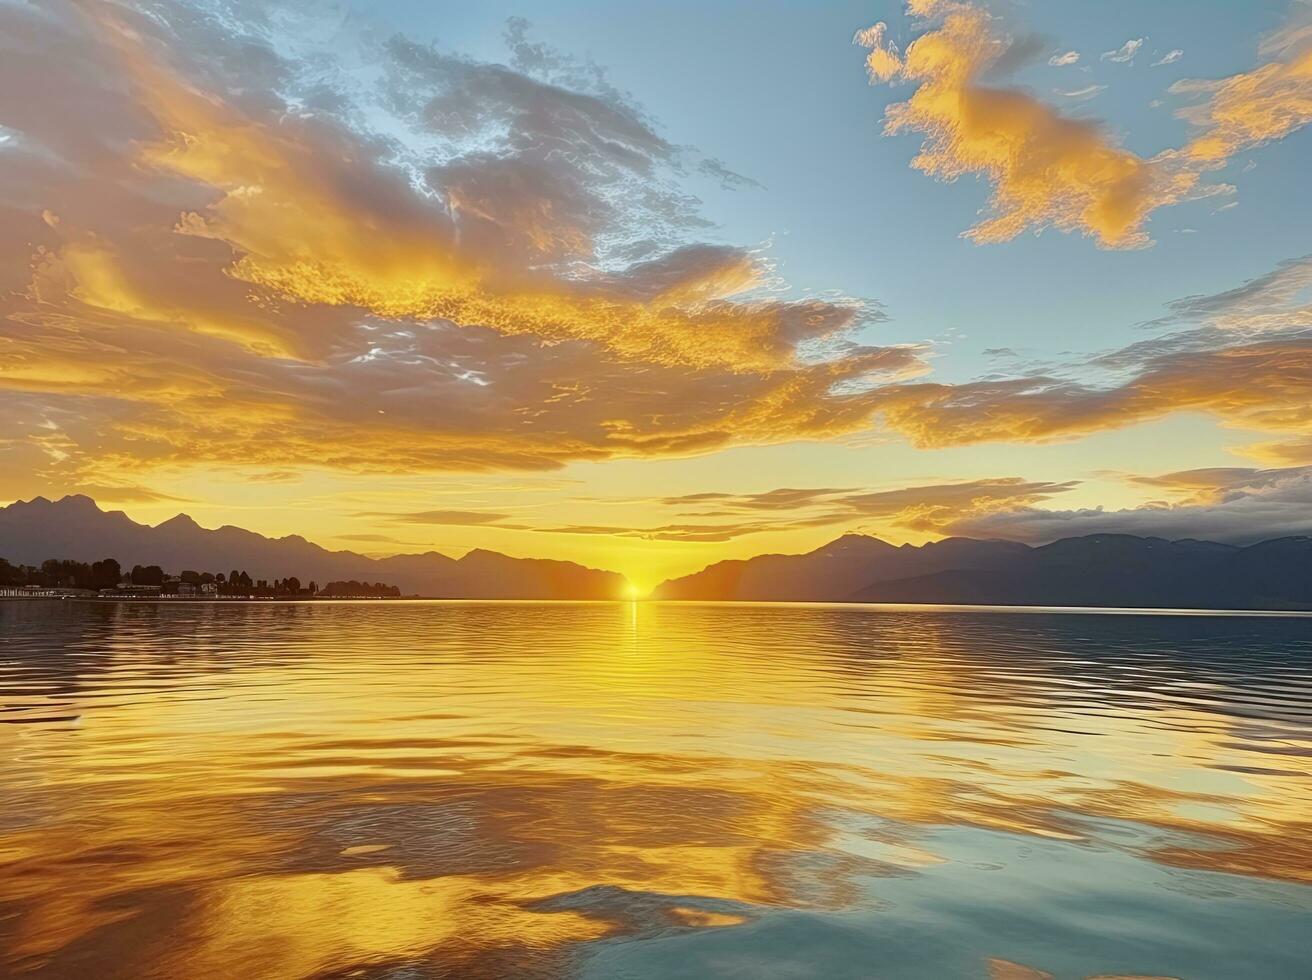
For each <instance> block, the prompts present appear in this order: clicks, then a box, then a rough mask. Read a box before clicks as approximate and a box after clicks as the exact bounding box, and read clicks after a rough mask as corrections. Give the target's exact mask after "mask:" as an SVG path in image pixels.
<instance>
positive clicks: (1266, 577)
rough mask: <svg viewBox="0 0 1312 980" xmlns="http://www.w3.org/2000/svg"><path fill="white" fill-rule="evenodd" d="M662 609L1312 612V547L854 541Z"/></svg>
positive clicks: (712, 586) (691, 591)
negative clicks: (875, 606) (956, 606)
mask: <svg viewBox="0 0 1312 980" xmlns="http://www.w3.org/2000/svg"><path fill="white" fill-rule="evenodd" d="M653 596H654V597H655V598H659V599H702V600H725V599H735V600H756V601H788V600H792V601H813V602H826V601H828V602H908V603H962V604H983V605H1034V606H1125V607H1132V608H1190V609H1312V537H1291V538H1278V539H1275V540H1272V541H1264V542H1262V543H1260V544H1254V545H1250V546H1248V547H1238V546H1235V545H1226V544H1217V543H1216V542H1212V541H1193V540H1181V541H1167V540H1165V539H1163V538H1149V537H1136V536H1134V535H1128V534H1095V535H1088V536H1084V537H1073V538H1063V539H1061V540H1060V541H1054V542H1052V543H1051V544H1047V545H1043V546H1041V547H1031V546H1029V545H1025V544H1020V543H1017V542H1014V541H977V540H973V539H970V538H948V539H946V540H944V541H937V542H934V543H932V544H926V545H921V546H919V547H915V546H912V545H902V546H901V547H894V546H893V545H890V544H888V543H887V542H884V541H881V540H879V539H878V538H873V537H867V536H864V535H857V534H848V535H844V536H843V537H841V538H838V539H837V540H835V541H831V542H830V543H829V544H826V545H824V546H822V547H820V548H817V549H816V550H815V551H811V552H808V553H806V554H801V555H761V556H758V557H756V558H750V559H747V560H745V561H723V562H718V563H716V564H714V565H710V566H709V567H707V568H705V569H703V570H702V571H700V572H697V573H695V574H692V575H686V576H684V577H682V578H677V579H671V580H669V581H667V582H664V583H662V584H661V585H660V586H658V587H657V589H656V590H655V592H654V593H653Z"/></svg>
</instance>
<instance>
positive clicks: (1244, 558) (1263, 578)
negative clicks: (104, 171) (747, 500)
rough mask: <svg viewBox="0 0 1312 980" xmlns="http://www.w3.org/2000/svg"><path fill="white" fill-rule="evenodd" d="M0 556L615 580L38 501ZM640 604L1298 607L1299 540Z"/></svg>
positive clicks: (1310, 549)
mask: <svg viewBox="0 0 1312 980" xmlns="http://www.w3.org/2000/svg"><path fill="white" fill-rule="evenodd" d="M0 557H3V558H6V559H8V560H9V561H10V562H13V563H15V564H33V565H35V564H39V563H40V562H42V561H43V560H45V559H46V558H71V559H76V560H78V561H96V560H99V559H101V558H106V557H112V558H117V559H118V560H119V561H120V562H121V563H122V564H123V565H124V566H127V567H130V566H131V565H134V564H142V565H146V564H154V565H160V566H162V567H164V568H166V569H168V570H170V571H174V572H177V571H181V570H182V569H195V570H198V571H216V572H217V571H226V570H228V569H240V570H243V571H247V572H249V573H250V575H251V576H252V577H253V578H257V579H258V578H264V579H276V578H285V577H287V576H291V575H295V576H297V577H299V578H300V579H301V580H302V581H308V580H310V579H316V580H317V581H319V582H320V583H324V582H328V581H331V580H335V579H358V580H361V581H370V582H373V581H379V582H385V583H387V584H389V585H396V586H398V587H400V589H401V591H402V592H403V593H404V594H407V595H422V596H430V597H434V598H471V599H483V598H486V599H616V598H620V597H622V596H624V595H625V594H626V586H627V582H626V580H625V579H624V577H623V576H621V575H619V574H617V573H615V572H608V571H601V570H598V569H593V568H585V567H584V566H582V565H577V564H574V563H573V562H567V561H554V560H548V559H533V558H513V557H510V556H508V555H503V554H500V553H499V552H495V551H485V550H482V549H475V550H474V551H471V552H469V553H468V554H466V555H465V556H464V557H462V558H459V559H455V558H451V557H449V556H447V555H444V554H441V553H439V552H436V551H429V552H425V553H423V554H408V555H395V556H393V557H390V558H370V557H369V556H367V555H361V554H357V553H355V552H352V551H329V550H328V549H326V548H323V547H320V546H319V545H317V544H314V543H313V542H310V541H307V540H306V539H305V538H302V537H300V536H299V535H289V536H287V537H281V538H269V537H265V536H264V535H261V534H256V533H255V532H253V531H247V530H244V529H242V528H239V527H232V526H225V527H221V528H217V529H207V528H203V527H201V526H200V525H199V524H197V523H196V522H195V521H194V520H192V519H191V518H190V517H188V516H186V515H185V514H179V515H178V516H177V517H174V518H172V519H171V520H168V521H165V522H164V523H162V524H159V525H156V526H154V527H151V526H149V525H146V524H138V523H137V522H136V521H133V520H132V519H131V518H129V517H128V516H127V515H126V514H124V513H122V512H121V511H105V510H101V509H100V507H99V506H97V505H96V503H95V501H93V500H92V499H91V498H89V497H85V496H69V497H64V498H63V499H62V500H58V501H50V500H47V499H45V498H44V497H36V498H35V499H33V500H30V501H19V502H17V503H14V504H10V505H9V506H8V507H3V508H0ZM652 598H654V599H684V600H752V601H783V602H787V601H793V602H805V601H810V602H907V603H961V604H983V605H1043V606H1124V607H1139V608H1145V607H1154V608H1198V609H1312V537H1286V538H1276V539H1274V540H1271V541H1263V542H1261V543H1260V544H1253V545H1248V546H1244V547H1241V546H1236V545H1229V544H1218V543H1216V542H1212V541H1195V540H1188V539H1186V540H1180V541H1168V540H1166V539H1164V538H1154V537H1138V536H1134V535H1128V534H1095V535H1087V536H1083V537H1071V538H1062V539H1061V540H1059V541H1054V542H1052V543H1051V544H1046V545H1042V546H1039V547H1032V546H1030V545H1026V544H1021V543H1018V542H1015V541H1000V540H976V539H972V538H948V539H946V540H943V541H937V542H933V543H930V544H925V545H920V546H913V545H902V546H900V547H899V546H895V545H891V544H889V543H888V542H886V541H881V540H880V539H879V538H875V537H870V536H867V535H861V534H845V535H843V536H842V537H840V538H837V539H836V540H834V541H831V542H829V543H828V544H826V545H823V546H821V547H820V548H817V549H815V550H814V551H810V552H807V553H805V554H800V555H759V556H757V557H755V558H749V559H742V560H731V561H721V562H717V563H715V564H713V565H710V566H708V567H706V568H704V569H702V570H701V571H699V572H696V573H694V574H691V575H685V576H683V577H681V578H676V579H670V580H668V581H666V582H663V583H662V584H661V585H659V586H658V587H657V588H656V589H655V591H654V592H653V593H652Z"/></svg>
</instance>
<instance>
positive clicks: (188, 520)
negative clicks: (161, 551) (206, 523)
mask: <svg viewBox="0 0 1312 980" xmlns="http://www.w3.org/2000/svg"><path fill="white" fill-rule="evenodd" d="M165 528H167V529H168V530H170V531H191V530H201V526H200V525H199V524H197V523H196V521H195V519H194V518H193V517H192V516H191V515H190V514H175V515H174V516H173V517H170V518H169V519H168V520H167V521H164V522H163V523H162V524H156V525H155V530H156V531H159V530H163V529H165Z"/></svg>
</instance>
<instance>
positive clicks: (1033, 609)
mask: <svg viewBox="0 0 1312 980" xmlns="http://www.w3.org/2000/svg"><path fill="white" fill-rule="evenodd" d="M3 602H81V603H103V604H108V603H129V604H141V603H156V604H167V605H174V604H181V603H186V604H190V605H231V604H250V603H265V604H291V603H306V604H309V603H325V602H405V603H453V604H455V603H480V604H489V605H493V604H505V605H594V604H607V605H610V604H615V605H619V604H623V605H632V606H638V605H669V606H731V607H744V608H746V607H759V608H785V609H786V608H818V609H834V610H851V611H861V610H866V611H872V612H909V613H916V612H958V613H1002V614H1006V613H1011V614H1027V613H1028V614H1038V613H1042V614H1047V615H1063V616H1181V617H1190V616H1192V617H1207V616H1215V617H1224V618H1241V617H1251V618H1263V619H1282V618H1287V619H1305V618H1312V609H1210V608H1192V607H1179V608H1176V607H1156V606H1046V605H1024V604H1006V605H1003V604H971V603H934V602H847V601H843V600H832V601H806V600H753V599H510V598H486V597H483V598H480V597H476V596H465V597H454V596H325V597H323V598H319V597H317V596H315V597H311V596H297V597H291V596H240V597H238V596H229V597H224V598H220V599H202V598H197V597H194V596H178V597H168V596H112V597H111V596H103V597H102V596H0V603H3Z"/></svg>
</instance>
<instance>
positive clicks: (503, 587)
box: [0, 495, 627, 599]
mask: <svg viewBox="0 0 1312 980" xmlns="http://www.w3.org/2000/svg"><path fill="white" fill-rule="evenodd" d="M0 558H6V559H8V560H9V561H10V562H12V563H15V564H28V565H36V564H40V563H41V562H42V561H44V560H45V559H47V558H71V559H75V560H77V561H97V560H99V559H101V558H116V559H118V560H119V561H120V562H121V563H122V564H123V565H124V566H125V567H131V566H132V565H136V564H141V565H147V564H152V565H160V566H161V567H163V568H165V569H167V570H168V571H171V572H175V573H176V572H179V571H182V570H183V569H194V570H196V571H210V572H220V571H221V572H224V573H225V574H226V573H227V572H228V571H229V570H231V569H234V568H235V569H240V570H243V571H247V572H249V573H250V575H251V577H252V578H257V579H259V578H264V579H270V580H272V579H276V578H286V577H288V576H292V575H295V576H297V577H299V578H300V579H301V580H302V581H303V582H308V581H309V580H311V579H315V580H317V581H319V582H320V583H325V582H328V581H330V580H333V579H340V580H349V579H359V580H367V581H370V582H385V583H387V584H389V585H396V586H398V587H400V589H401V591H402V593H404V594H406V595H422V596H427V597H432V598H452V599H618V598H621V597H623V596H624V594H625V586H626V584H627V583H626V580H625V578H624V577H623V576H622V575H618V574H616V573H615V572H607V571H601V570H598V569H594V568H585V567H584V566H582V565H576V564H574V563H573V562H566V561H553V560H549V559H541V558H512V557H510V556H508V555H503V554H500V553H499V552H495V551H484V550H482V549H475V550H473V551H471V552H469V553H468V554H466V555H465V556H464V557H463V558H459V559H456V558H451V557H449V556H448V555H444V554H441V553H440V552H436V551H429V552H425V553H423V554H413V555H395V556H393V557H391V558H370V557H368V556H367V555H361V554H357V553H356V552H353V551H329V550H328V549H327V548H323V547H320V546H319V545H317V544H314V543H313V542H310V541H307V540H306V539H305V538H303V537H301V536H299V535H295V534H293V535H288V536H287V537H282V538H267V537H265V536H264V535H262V534H256V533H255V532H254V531H247V530H244V529H243V528H239V527H233V526H231V525H227V526H224V527H220V528H216V529H208V528H203V527H201V526H200V525H199V524H197V523H196V522H195V521H194V520H192V519H191V518H190V517H188V516H187V515H185V514H179V515H178V516H176V517H173V518H171V519H170V520H167V521H164V522H163V523H162V524H159V525H156V526H154V527H151V526H150V525H147V524H138V523H137V522H136V521H134V520H132V519H131V518H129V517H128V516H127V515H126V514H124V513H123V512H122V511H104V510H101V509H100V507H99V506H98V505H97V504H96V502H95V501H94V500H92V499H91V498H90V497H85V496H81V495H75V496H68V497H64V498H63V499H61V500H57V501H51V500H47V499H46V498H45V497H36V498H34V499H32V500H28V501H18V502H17V503H13V504H10V505H9V506H8V507H0Z"/></svg>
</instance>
